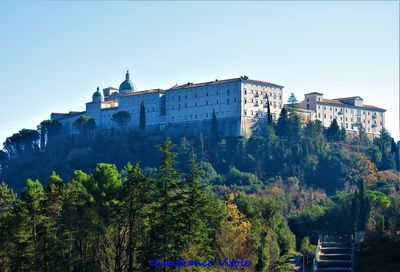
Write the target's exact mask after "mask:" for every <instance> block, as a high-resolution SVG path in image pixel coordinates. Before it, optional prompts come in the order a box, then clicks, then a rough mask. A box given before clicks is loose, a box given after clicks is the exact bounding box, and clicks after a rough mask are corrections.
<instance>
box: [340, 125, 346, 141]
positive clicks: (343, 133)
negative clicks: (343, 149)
mask: <svg viewBox="0 0 400 272" xmlns="http://www.w3.org/2000/svg"><path fill="white" fill-rule="evenodd" d="M346 139H347V132H346V129H345V128H344V127H342V128H341V129H340V141H343V142H346Z"/></svg>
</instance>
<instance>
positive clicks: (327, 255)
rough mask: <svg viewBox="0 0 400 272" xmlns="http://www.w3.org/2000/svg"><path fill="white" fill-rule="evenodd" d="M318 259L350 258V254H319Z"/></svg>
mask: <svg viewBox="0 0 400 272" xmlns="http://www.w3.org/2000/svg"><path fill="white" fill-rule="evenodd" d="M319 260H351V254H345V253H338V254H323V253H321V254H319Z"/></svg>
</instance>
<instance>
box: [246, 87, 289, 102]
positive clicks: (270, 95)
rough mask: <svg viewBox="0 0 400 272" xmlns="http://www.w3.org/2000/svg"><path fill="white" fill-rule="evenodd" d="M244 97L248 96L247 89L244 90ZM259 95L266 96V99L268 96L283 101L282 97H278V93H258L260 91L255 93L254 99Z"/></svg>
mask: <svg viewBox="0 0 400 272" xmlns="http://www.w3.org/2000/svg"><path fill="white" fill-rule="evenodd" d="M251 94H253V92H251ZM244 95H247V91H246V89H245V90H244ZM259 95H264V98H266V95H268V96H269V97H271V98H272V97H273V98H274V99H276V98H277V97H278V98H279V100H280V99H282V95H280V94H279V95H278V96H277V95H276V93H263V92H261V91H260V92H258V91H256V92H255V93H254V97H258V96H259Z"/></svg>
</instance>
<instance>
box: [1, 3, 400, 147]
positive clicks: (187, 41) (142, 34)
mask: <svg viewBox="0 0 400 272" xmlns="http://www.w3.org/2000/svg"><path fill="white" fill-rule="evenodd" d="M126 68H129V69H130V70H131V71H132V78H133V80H134V81H135V83H136V84H137V86H138V88H139V89H147V88H168V87H171V86H172V85H174V84H175V83H186V82H188V81H190V82H201V81H207V80H213V79H216V78H219V79H223V78H230V77H238V76H240V75H247V76H249V77H250V78H255V79H260V80H265V81H270V82H273V83H276V84H280V85H283V86H285V89H284V91H285V95H286V97H287V96H288V94H290V92H294V93H295V95H296V96H297V97H298V99H299V100H302V99H303V95H304V93H306V92H310V91H319V92H323V93H324V94H325V97H327V98H336V97H342V96H354V95H359V96H361V97H363V98H364V102H365V103H366V104H373V105H376V106H379V107H383V108H386V109H387V110H388V111H387V114H386V126H387V128H388V129H389V131H390V132H391V134H392V135H393V136H394V137H395V138H396V139H399V2H361V1H360V2H341V1H340V2H335V1H332V2H314V1H310V2H302V3H301V2H217V3H213V2H104V1H102V2H92V1H82V2H79V1H76V2H66V1H65V2H50V1H39V2H37V1H32V2H30V1H21V2H2V3H1V4H0V101H1V105H0V142H4V140H5V138H6V137H7V136H10V135H11V134H12V133H14V132H17V131H18V130H19V129H22V128H35V127H36V125H37V124H38V123H39V122H40V121H41V120H44V119H48V118H49V115H50V113H51V112H64V111H70V110H84V103H85V102H88V101H89V100H90V99H91V95H92V93H93V92H94V91H95V90H96V87H97V86H98V85H99V86H100V87H102V88H103V87H107V86H118V85H119V83H120V82H121V81H122V80H123V78H124V73H125V70H126Z"/></svg>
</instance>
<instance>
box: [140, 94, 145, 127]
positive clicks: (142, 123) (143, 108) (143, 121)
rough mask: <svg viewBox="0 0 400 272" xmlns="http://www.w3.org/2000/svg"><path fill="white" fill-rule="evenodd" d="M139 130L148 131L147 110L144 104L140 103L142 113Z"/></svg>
mask: <svg viewBox="0 0 400 272" xmlns="http://www.w3.org/2000/svg"><path fill="white" fill-rule="evenodd" d="M139 129H140V130H144V129H146V108H145V107H144V102H143V101H142V102H141V103H140V112H139Z"/></svg>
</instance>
